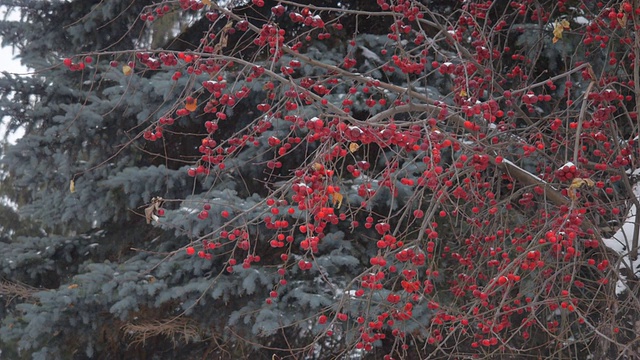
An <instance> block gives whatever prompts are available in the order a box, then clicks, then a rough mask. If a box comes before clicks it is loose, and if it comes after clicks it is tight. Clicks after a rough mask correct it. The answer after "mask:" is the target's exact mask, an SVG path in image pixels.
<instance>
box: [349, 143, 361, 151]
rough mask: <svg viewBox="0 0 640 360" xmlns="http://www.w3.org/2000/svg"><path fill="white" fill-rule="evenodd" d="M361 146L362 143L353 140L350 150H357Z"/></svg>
mask: <svg viewBox="0 0 640 360" xmlns="http://www.w3.org/2000/svg"><path fill="white" fill-rule="evenodd" d="M359 148H360V145H358V144H356V143H354V142H352V143H351V144H349V151H351V152H352V153H353V152H356V151H357V150H358V149H359Z"/></svg>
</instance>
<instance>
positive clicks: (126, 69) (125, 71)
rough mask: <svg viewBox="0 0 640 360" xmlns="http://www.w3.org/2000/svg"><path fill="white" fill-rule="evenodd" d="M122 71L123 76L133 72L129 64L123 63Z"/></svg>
mask: <svg viewBox="0 0 640 360" xmlns="http://www.w3.org/2000/svg"><path fill="white" fill-rule="evenodd" d="M122 73H123V74H124V76H129V75H131V74H132V73H133V69H132V68H131V66H129V65H123V66H122Z"/></svg>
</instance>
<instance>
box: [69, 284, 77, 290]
mask: <svg viewBox="0 0 640 360" xmlns="http://www.w3.org/2000/svg"><path fill="white" fill-rule="evenodd" d="M77 288H78V284H71V285H69V286H67V289H77Z"/></svg>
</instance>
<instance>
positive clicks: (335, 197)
mask: <svg viewBox="0 0 640 360" xmlns="http://www.w3.org/2000/svg"><path fill="white" fill-rule="evenodd" d="M330 196H331V202H332V204H333V207H337V208H338V209H340V207H341V206H342V199H343V198H344V197H343V196H342V194H340V193H338V192H334V193H333V194H331V195H330ZM336 204H337V205H338V206H336Z"/></svg>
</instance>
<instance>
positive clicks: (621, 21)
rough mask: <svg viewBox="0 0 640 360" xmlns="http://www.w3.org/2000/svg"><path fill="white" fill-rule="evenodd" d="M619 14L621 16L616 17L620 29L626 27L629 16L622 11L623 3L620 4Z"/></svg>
mask: <svg viewBox="0 0 640 360" xmlns="http://www.w3.org/2000/svg"><path fill="white" fill-rule="evenodd" d="M620 13H621V14H622V17H621V18H619V17H616V19H617V20H618V24H619V25H620V27H621V28H624V27H627V20H628V19H629V16H628V15H627V12H626V11H624V3H623V4H620Z"/></svg>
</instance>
